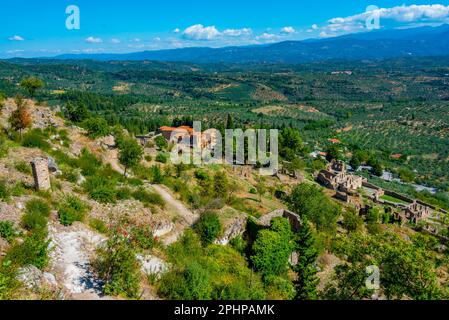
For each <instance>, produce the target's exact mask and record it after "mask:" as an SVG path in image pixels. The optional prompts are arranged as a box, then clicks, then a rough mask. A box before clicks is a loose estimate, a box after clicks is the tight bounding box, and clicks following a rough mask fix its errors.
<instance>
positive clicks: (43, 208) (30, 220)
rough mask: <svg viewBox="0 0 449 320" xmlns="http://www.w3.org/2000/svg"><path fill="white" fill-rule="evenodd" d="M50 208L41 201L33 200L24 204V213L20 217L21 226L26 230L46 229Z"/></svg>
mask: <svg viewBox="0 0 449 320" xmlns="http://www.w3.org/2000/svg"><path fill="white" fill-rule="evenodd" d="M49 215H50V206H49V205H48V204H47V203H46V202H45V201H43V200H40V199H34V200H30V201H28V202H27V204H26V213H25V215H23V217H22V226H23V227H24V228H25V229H27V230H30V231H32V230H42V229H45V228H46V227H47V218H48V217H49Z"/></svg>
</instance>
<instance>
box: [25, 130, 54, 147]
mask: <svg viewBox="0 0 449 320" xmlns="http://www.w3.org/2000/svg"><path fill="white" fill-rule="evenodd" d="M22 146H24V147H26V148H38V149H41V150H49V149H50V144H49V143H48V142H47V141H46V137H45V135H44V134H43V133H42V131H41V130H39V129H33V130H30V131H29V132H27V133H26V134H25V135H24V136H23V139H22Z"/></svg>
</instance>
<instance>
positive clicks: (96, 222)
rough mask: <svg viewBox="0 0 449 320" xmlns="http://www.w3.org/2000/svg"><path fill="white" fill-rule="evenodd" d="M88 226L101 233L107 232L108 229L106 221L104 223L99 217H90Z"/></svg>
mask: <svg viewBox="0 0 449 320" xmlns="http://www.w3.org/2000/svg"><path fill="white" fill-rule="evenodd" d="M89 226H90V227H91V228H92V229H94V230H96V231H98V232H100V233H103V234H107V233H108V231H109V229H108V226H107V225H106V223H104V222H103V221H102V220H100V219H96V218H92V219H90V220H89Z"/></svg>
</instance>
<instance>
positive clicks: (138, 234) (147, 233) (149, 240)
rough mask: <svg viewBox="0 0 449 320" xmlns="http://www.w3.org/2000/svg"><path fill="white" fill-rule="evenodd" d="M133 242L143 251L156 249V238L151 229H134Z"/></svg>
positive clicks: (135, 227)
mask: <svg viewBox="0 0 449 320" xmlns="http://www.w3.org/2000/svg"><path fill="white" fill-rule="evenodd" d="M131 241H132V242H133V244H134V245H135V246H137V247H138V248H140V249H143V250H150V249H152V248H153V247H154V236H153V232H152V231H151V229H150V228H149V227H141V226H134V227H132V228H131Z"/></svg>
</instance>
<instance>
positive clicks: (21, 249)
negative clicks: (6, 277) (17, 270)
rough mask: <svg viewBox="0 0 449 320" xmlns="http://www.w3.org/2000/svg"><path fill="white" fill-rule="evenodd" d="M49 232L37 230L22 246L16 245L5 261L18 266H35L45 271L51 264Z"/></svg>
mask: <svg viewBox="0 0 449 320" xmlns="http://www.w3.org/2000/svg"><path fill="white" fill-rule="evenodd" d="M49 244H50V241H49V240H47V232H46V231H45V230H37V231H34V232H32V233H30V234H29V235H28V236H27V237H26V238H25V239H24V241H23V243H21V244H16V245H14V246H13V247H12V248H11V249H10V250H9V251H8V253H7V255H6V257H5V261H11V262H12V263H13V264H15V265H17V266H26V265H30V264H31V265H33V266H35V267H36V268H38V269H41V270H42V269H44V268H45V267H47V265H48V262H49V260H50V259H49V256H48V250H49V249H48V245H49Z"/></svg>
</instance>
